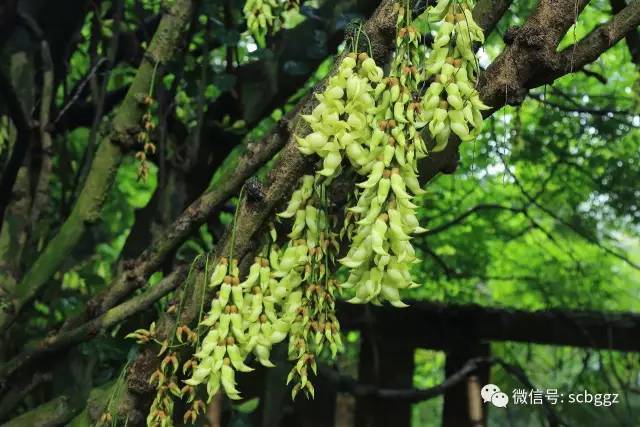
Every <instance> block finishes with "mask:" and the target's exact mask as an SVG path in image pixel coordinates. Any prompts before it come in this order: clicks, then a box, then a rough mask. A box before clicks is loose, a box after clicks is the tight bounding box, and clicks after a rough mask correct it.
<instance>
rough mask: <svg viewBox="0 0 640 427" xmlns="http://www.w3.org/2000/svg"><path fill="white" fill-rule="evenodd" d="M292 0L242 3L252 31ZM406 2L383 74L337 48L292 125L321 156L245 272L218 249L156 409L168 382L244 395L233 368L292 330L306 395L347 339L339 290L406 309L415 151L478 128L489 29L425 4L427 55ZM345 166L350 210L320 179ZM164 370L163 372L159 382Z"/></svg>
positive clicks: (166, 370) (296, 385)
mask: <svg viewBox="0 0 640 427" xmlns="http://www.w3.org/2000/svg"><path fill="white" fill-rule="evenodd" d="M294 4H295V5H297V4H298V2H297V1H283V0H248V1H247V3H246V5H245V14H246V15H247V22H248V26H249V29H250V30H251V31H252V32H254V34H257V35H258V36H260V37H262V38H264V35H265V34H266V32H267V31H268V30H269V29H271V28H274V27H276V26H277V25H279V24H278V23H277V22H279V21H278V20H279V19H280V18H279V16H280V15H279V14H280V13H281V11H282V10H284V9H286V8H287V7H289V6H291V5H294ZM401 4H402V6H401V5H400V3H398V5H397V8H396V12H397V16H398V18H397V28H398V30H397V37H396V49H395V55H394V57H393V60H392V62H391V64H390V68H389V73H388V75H387V76H386V77H385V73H384V72H383V70H382V68H380V67H379V66H378V65H377V64H376V62H375V60H374V59H373V58H371V57H370V56H369V55H368V54H366V53H364V52H361V53H355V52H352V53H349V54H346V55H344V56H343V58H342V59H341V60H340V62H339V64H338V66H337V67H336V69H335V72H334V74H333V75H332V76H331V77H330V78H329V79H328V81H327V84H326V87H325V88H324V89H323V90H322V91H321V92H320V93H317V94H316V99H317V100H318V104H317V105H316V107H315V108H314V109H313V110H312V111H311V112H310V113H309V114H307V115H302V118H303V119H304V121H305V122H306V123H307V124H308V126H309V127H310V132H308V134H307V135H306V136H304V137H301V136H297V135H296V141H297V145H298V148H299V150H300V151H301V152H302V153H304V154H305V155H316V156H318V158H319V159H320V162H321V166H320V167H319V168H318V170H317V171H316V172H315V173H314V174H313V175H305V176H303V177H302V178H301V179H300V182H299V185H298V187H297V189H296V190H295V191H294V192H293V194H292V196H291V199H290V200H289V202H288V204H287V206H286V209H285V210H284V211H282V212H280V213H278V214H277V217H278V220H281V221H287V224H289V223H290V229H289V230H290V231H289V233H288V234H286V236H282V238H281V239H278V238H277V237H278V236H277V235H276V232H275V227H274V225H273V224H272V225H271V238H270V239H269V241H268V243H266V244H265V245H264V247H263V248H262V249H261V250H260V251H259V254H260V256H258V257H256V258H255V259H254V262H253V264H252V265H251V267H250V268H249V273H248V275H247V277H246V278H245V279H244V281H241V278H240V275H239V270H238V261H237V260H236V259H233V258H232V257H222V258H220V260H219V262H218V264H217V265H216V267H215V269H214V271H213V274H212V275H211V278H210V281H209V286H210V287H211V288H212V289H213V290H214V291H215V297H214V298H213V299H212V301H211V308H210V310H209V312H208V314H207V315H206V316H205V318H204V319H202V321H201V322H200V324H199V325H198V329H197V333H196V337H195V338H194V339H192V341H190V342H191V344H190V345H192V346H194V347H195V349H196V351H195V353H194V355H193V358H192V359H190V360H189V361H187V362H186V363H185V364H184V365H183V374H184V375H188V376H189V378H188V379H187V380H185V381H184V382H185V383H186V385H185V387H184V388H182V389H179V388H177V385H176V386H175V387H174V386H173V385H171V384H173V383H174V382H175V381H174V380H173V378H174V376H175V373H176V372H177V369H178V368H177V367H178V365H179V362H178V361H177V360H176V361H174V360H173V359H172V358H171V357H170V356H168V357H169V359H167V362H166V363H163V366H162V367H161V369H160V370H159V371H158V372H159V374H158V375H157V378H156V377H154V378H152V380H153V381H157V385H158V396H159V397H158V398H157V399H156V400H157V402H156V401H154V405H155V406H154V408H155V409H154V411H155V412H154V413H155V414H156V415H155V416H157V414H158V412H160V413H161V414H163V413H164V412H166V411H169V410H172V407H171V408H169V406H170V405H171V404H170V402H169V401H168V400H167V399H168V398H169V397H168V394H169V393H173V394H174V395H176V396H178V395H180V396H185V395H187V396H191V397H190V399H191V400H189V402H192V401H193V399H194V397H193V396H195V387H197V386H200V385H203V384H206V389H207V394H208V397H209V399H211V398H212V397H213V396H214V395H215V394H216V393H218V392H220V391H223V392H224V393H225V394H226V395H227V396H228V397H229V398H231V399H239V398H240V393H239V390H238V389H237V387H236V374H237V372H249V371H252V370H253V368H251V367H250V366H249V365H250V364H251V362H252V361H253V360H256V361H258V362H259V363H260V364H262V365H263V366H265V367H272V366H273V363H272V362H271V360H270V356H271V350H272V346H273V345H274V344H277V343H280V342H282V341H284V340H285V339H287V338H288V356H289V359H290V360H292V361H293V362H294V363H293V368H292V370H291V372H290V373H289V376H288V379H287V383H292V384H293V387H292V395H293V397H294V398H295V396H296V395H297V394H298V393H300V392H303V393H305V394H306V395H307V396H313V395H314V388H313V385H312V383H311V381H310V379H309V377H310V375H311V374H312V373H315V372H316V370H317V359H318V357H319V356H321V355H322V354H323V353H325V354H329V355H330V356H332V357H335V355H336V353H337V352H338V351H339V350H340V349H341V347H342V341H341V338H340V324H339V322H338V319H337V317H336V313H335V297H336V293H337V292H339V290H341V289H352V292H353V297H352V298H351V299H350V302H353V303H367V302H373V303H382V302H385V301H386V302H389V303H390V304H392V305H394V306H397V307H404V306H405V304H404V303H403V302H402V301H401V298H400V291H401V290H403V289H407V288H412V287H415V286H417V285H416V284H415V283H414V282H413V281H412V278H411V274H410V267H411V265H412V264H413V263H415V262H417V258H416V253H415V250H414V248H413V246H412V244H411V239H412V235H414V234H416V233H420V232H423V231H425V230H424V229H423V228H422V227H420V225H419V222H418V219H417V212H416V210H417V205H416V204H415V203H414V199H415V197H416V196H419V195H420V194H422V193H423V192H424V191H423V190H422V189H421V187H420V184H419V179H418V160H419V159H421V158H424V157H426V156H427V155H428V149H427V146H428V145H429V143H428V142H427V141H430V140H431V139H433V140H435V148H434V150H440V149H442V148H444V146H445V145H446V142H447V140H448V138H449V137H450V136H451V134H455V135H457V136H459V137H460V138H461V139H463V140H468V139H471V138H474V137H475V136H476V135H477V134H478V133H479V132H480V129H481V126H482V114H481V110H483V109H486V108H488V107H487V106H485V105H484V104H483V103H482V102H481V101H480V99H479V95H478V92H477V90H476V89H475V86H476V83H477V77H478V65H477V60H476V57H475V54H474V51H473V47H474V46H473V45H474V43H476V42H479V43H482V42H483V41H484V36H483V34H482V30H481V29H480V28H479V27H478V26H477V24H475V22H474V21H473V18H472V16H471V4H470V1H469V0H440V1H438V2H437V4H436V5H435V6H431V7H430V8H428V9H427V12H425V13H426V14H427V16H428V18H429V20H430V21H432V22H438V23H439V24H438V26H437V37H436V38H435V41H434V45H433V50H432V51H431V52H428V51H427V49H426V48H425V46H424V45H423V43H421V40H422V36H423V35H422V34H421V33H420V31H418V30H417V29H416V28H415V27H414V26H413V25H412V22H413V21H412V17H411V10H412V9H411V7H410V2H409V1H403V2H401ZM287 5H289V6H287ZM294 7H295V6H294ZM356 44H357V43H356ZM425 88H426V90H425ZM425 138H426V139H427V141H426V140H425ZM347 169H348V170H350V171H353V172H355V174H356V177H357V178H356V185H355V191H354V192H353V194H351V197H350V198H349V200H348V202H347V205H346V208H345V210H344V211H343V212H336V209H335V207H333V206H331V203H330V201H329V197H328V189H329V185H330V184H331V183H332V182H333V181H334V180H335V179H336V178H337V177H338V176H340V175H341V174H342V173H343V171H345V170H347ZM340 222H341V223H342V224H340ZM287 224H285V225H287ZM340 243H343V244H348V250H346V251H345V252H344V253H342V254H341V255H342V258H339V259H338V254H340ZM232 246H233V242H232ZM339 268H343V269H345V270H346V277H347V280H346V282H344V283H338V281H337V280H336V279H335V275H334V273H335V272H336V270H338V269H339ZM200 336H204V338H203V339H202V340H201V341H200V338H199V337H200ZM137 338H138V339H142V340H145V339H147V338H148V337H145V336H141V337H137ZM147 340H148V339H147ZM171 354H174V353H171ZM174 365H175V366H174ZM163 378H171V381H170V382H169V383H166V382H162V384H163V385H161V379H163ZM163 381H164V380H163ZM163 387H164V388H163ZM174 389H175V390H174ZM158 399H159V400H158ZM198 402H199V401H196V402H193V403H192V406H191V407H190V409H189V411H188V412H187V413H186V414H185V422H187V419H188V420H189V421H193V420H195V418H196V417H197V415H198V413H199V411H200V406H201V405H203V404H202V403H198ZM154 419H155V418H154ZM150 425H152V424H150Z"/></svg>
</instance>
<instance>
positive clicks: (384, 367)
mask: <svg viewBox="0 0 640 427" xmlns="http://www.w3.org/2000/svg"><path fill="white" fill-rule="evenodd" d="M406 338H407V337H404V339H403V337H402V336H400V335H398V334H397V333H393V330H386V331H385V330H378V331H376V334H375V335H372V334H368V333H366V332H364V331H363V332H362V340H361V345H360V361H359V368H358V370H359V381H360V382H362V383H364V384H371V385H375V386H378V387H383V388H399V389H404V388H410V387H412V386H413V367H414V347H413V343H412V340H410V339H406ZM410 425H411V403H407V402H396V401H388V400H383V399H377V398H371V397H366V398H358V399H357V400H356V421H355V427H388V426H393V427H409V426H410Z"/></svg>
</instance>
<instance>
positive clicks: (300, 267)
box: [274, 156, 342, 398]
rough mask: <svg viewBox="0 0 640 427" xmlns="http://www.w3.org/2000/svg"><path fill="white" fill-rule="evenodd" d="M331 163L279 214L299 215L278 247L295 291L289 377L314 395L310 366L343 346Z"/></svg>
mask: <svg viewBox="0 0 640 427" xmlns="http://www.w3.org/2000/svg"><path fill="white" fill-rule="evenodd" d="M327 158H329V156H326V157H325V168H323V169H322V170H321V171H319V172H318V174H317V175H316V176H315V177H314V176H311V175H305V176H304V177H303V178H302V184H301V187H300V188H299V189H298V190H297V191H296V192H294V195H293V197H292V199H291V201H290V202H289V204H288V206H287V209H286V210H285V211H284V212H282V213H280V214H278V216H280V217H282V218H293V217H295V220H294V222H293V226H292V228H291V232H290V233H289V234H288V235H287V238H288V242H287V244H286V248H285V249H284V250H283V251H280V252H278V257H277V258H278V260H277V261H275V262H274V265H275V263H277V267H276V269H277V273H276V274H275V276H276V277H279V278H280V284H281V286H283V287H285V288H286V289H288V290H289V291H290V294H289V298H288V301H287V304H286V305H285V316H287V317H288V320H290V322H291V323H290V324H291V329H290V331H289V349H288V354H289V359H291V360H294V361H295V364H294V367H293V368H292V370H291V372H290V373H289V376H288V378H287V383H293V389H292V396H293V397H294V398H295V396H296V395H297V394H298V393H299V392H300V391H303V392H304V393H305V394H306V395H308V396H313V395H314V393H315V391H314V388H313V385H312V384H311V381H309V372H310V371H313V372H314V373H316V371H317V365H316V358H317V356H319V355H320V354H321V353H322V352H323V350H324V349H325V348H328V349H329V351H330V353H331V355H332V356H333V357H335V355H336V354H337V352H338V350H339V349H340V348H341V347H342V341H341V338H340V324H339V323H338V319H337V317H336V315H335V297H334V295H335V292H336V290H337V288H338V286H337V282H336V281H335V280H333V279H330V276H329V274H330V272H331V271H332V269H333V268H334V264H335V253H336V252H337V250H338V249H339V246H338V242H337V240H336V236H335V235H334V234H333V233H331V231H330V230H331V229H332V227H331V224H330V218H329V216H328V215H327V206H326V179H327V178H330V177H333V176H335V174H336V173H337V171H336V170H335V169H334V170H333V173H332V174H329V172H328V170H327V161H326V160H327Z"/></svg>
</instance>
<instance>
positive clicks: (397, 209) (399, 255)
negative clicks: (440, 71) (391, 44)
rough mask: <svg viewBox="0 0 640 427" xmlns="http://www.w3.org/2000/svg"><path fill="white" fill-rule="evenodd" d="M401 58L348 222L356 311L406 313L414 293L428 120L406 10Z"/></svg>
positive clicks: (385, 83) (380, 91) (386, 88)
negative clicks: (387, 307)
mask: <svg viewBox="0 0 640 427" xmlns="http://www.w3.org/2000/svg"><path fill="white" fill-rule="evenodd" d="M397 11H398V22H397V24H398V28H399V29H398V36H397V38H396V55H395V57H394V60H393V62H392V64H391V72H390V76H389V77H387V78H386V79H384V80H382V81H381V82H380V83H379V84H378V85H377V86H376V88H375V89H374V97H375V102H376V108H375V109H373V110H371V111H370V112H369V114H368V117H367V122H368V124H369V128H370V134H371V137H370V138H368V139H366V140H365V141H366V144H367V146H366V150H367V152H368V154H369V155H368V157H367V161H366V162H365V163H364V164H363V165H361V167H360V169H359V170H358V171H359V172H360V173H361V174H362V175H365V176H366V178H367V179H366V180H365V181H363V182H360V183H358V184H357V185H356V186H357V187H358V190H357V195H356V203H355V206H353V207H351V208H349V214H347V219H346V221H345V226H346V229H345V230H346V233H347V236H348V237H349V238H350V239H351V246H350V249H349V252H348V253H347V256H345V257H344V258H342V259H341V260H340V262H341V263H342V264H343V265H345V266H346V267H347V268H349V270H350V274H349V277H348V279H347V282H346V283H344V284H343V287H345V288H354V289H355V296H354V297H353V298H352V299H351V300H350V302H353V303H366V302H374V303H380V302H382V301H388V302H390V303H391V304H392V305H394V306H397V307H404V306H405V305H404V303H402V301H401V300H400V293H399V291H400V290H401V289H406V288H409V287H413V286H415V285H414V284H413V282H412V281H411V274H410V272H409V269H410V265H411V264H412V263H413V262H416V261H417V260H416V256H415V250H414V249H413V246H412V245H411V243H410V239H411V234H413V233H417V232H421V231H423V229H422V228H420V227H419V224H418V220H417V216H416V208H417V206H416V205H415V204H414V203H412V201H411V200H412V198H413V196H414V195H419V194H422V192H423V190H422V189H421V188H420V185H419V183H418V179H417V160H418V159H420V158H423V157H425V156H426V155H427V149H426V145H425V142H424V140H423V138H422V135H421V132H420V130H421V128H422V127H424V125H425V124H426V121H425V120H424V117H423V116H424V115H425V112H424V111H423V109H422V108H421V105H420V103H419V102H418V100H419V97H420V87H421V83H422V81H423V76H422V72H421V69H422V64H423V58H424V52H423V51H422V50H421V48H420V44H419V40H420V34H419V32H418V31H417V30H416V29H415V28H414V27H412V26H411V25H410V23H411V16H410V11H409V10H408V9H404V8H402V7H398V9H397Z"/></svg>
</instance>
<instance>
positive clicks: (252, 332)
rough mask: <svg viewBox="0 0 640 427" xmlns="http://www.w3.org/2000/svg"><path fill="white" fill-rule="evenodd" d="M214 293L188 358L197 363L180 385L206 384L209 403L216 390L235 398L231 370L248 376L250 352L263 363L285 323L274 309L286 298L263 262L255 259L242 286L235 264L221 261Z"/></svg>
mask: <svg viewBox="0 0 640 427" xmlns="http://www.w3.org/2000/svg"><path fill="white" fill-rule="evenodd" d="M209 286H210V287H212V288H214V289H216V290H217V291H216V295H215V298H214V299H213V301H212V302H211V309H210V310H209V312H208V313H207V316H206V317H205V319H204V320H202V321H201V322H200V326H201V327H203V328H204V330H205V331H206V335H205V337H204V339H203V340H202V343H201V344H200V346H199V347H198V349H197V351H196V353H195V354H194V357H195V358H196V359H198V360H199V362H198V364H197V366H196V367H195V369H194V370H193V374H192V375H191V378H190V379H188V380H186V381H185V383H186V384H188V385H190V386H198V385H200V384H204V383H206V385H207V394H208V396H209V400H210V399H211V398H212V397H213V396H214V395H215V394H216V393H217V392H218V391H219V390H220V388H222V389H223V390H224V392H225V394H226V395H227V396H228V397H229V398H231V399H240V393H239V391H238V390H237V388H236V380H235V377H236V372H250V371H253V368H250V367H249V366H248V365H247V364H246V363H245V362H246V359H247V357H248V356H249V355H250V354H253V355H254V356H255V358H256V359H257V360H258V361H259V362H260V363H261V364H262V365H263V366H267V367H272V366H273V364H272V363H271V361H270V360H269V356H270V351H271V347H272V345H273V344H276V343H278V342H281V341H282V340H284V339H285V338H286V336H287V333H288V330H289V324H290V322H288V321H286V320H285V319H283V318H281V317H280V313H279V311H280V310H278V309H277V308H276V307H277V306H278V305H280V304H282V302H283V300H284V299H285V298H286V297H287V296H288V295H289V293H288V292H287V290H286V289H284V288H282V287H281V286H280V284H279V283H278V281H277V280H275V279H274V278H273V277H272V271H271V267H270V263H269V260H267V259H266V258H264V257H256V258H255V259H254V263H253V264H252V266H251V268H250V270H249V275H248V276H247V278H246V280H245V281H244V282H240V279H239V278H238V267H237V260H235V259H232V260H231V261H229V259H228V258H226V257H223V258H221V259H220V261H219V263H218V265H217V266H216V268H215V269H214V271H213V274H212V275H211V280H210V282H209Z"/></svg>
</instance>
